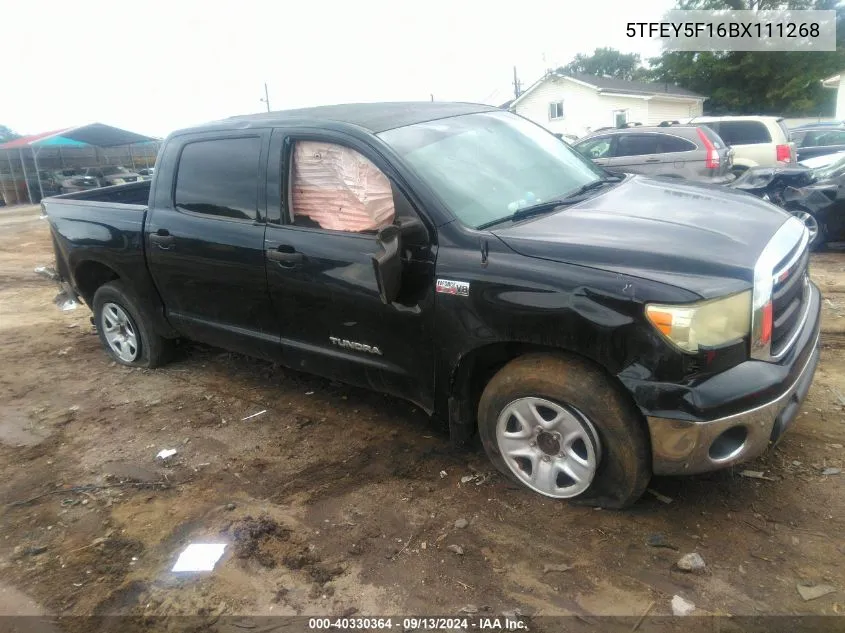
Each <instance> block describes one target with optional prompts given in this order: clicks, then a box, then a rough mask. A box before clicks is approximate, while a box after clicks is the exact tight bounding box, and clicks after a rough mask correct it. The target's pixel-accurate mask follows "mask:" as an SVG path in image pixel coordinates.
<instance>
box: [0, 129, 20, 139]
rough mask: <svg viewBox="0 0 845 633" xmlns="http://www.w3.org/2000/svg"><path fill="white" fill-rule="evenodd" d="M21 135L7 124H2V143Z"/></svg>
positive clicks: (0, 134) (0, 133)
mask: <svg viewBox="0 0 845 633" xmlns="http://www.w3.org/2000/svg"><path fill="white" fill-rule="evenodd" d="M20 137H21V135H20V134H18V133H16V132H13V131H12V130H10V129H9V128H8V127H6V126H5V125H0V143H5V142H7V141H14V140H15V139H16V138H20Z"/></svg>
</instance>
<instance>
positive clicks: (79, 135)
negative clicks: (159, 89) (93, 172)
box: [0, 123, 161, 203]
mask: <svg viewBox="0 0 845 633" xmlns="http://www.w3.org/2000/svg"><path fill="white" fill-rule="evenodd" d="M160 142H161V139H159V138H155V137H152V136H145V135H143V134H137V133H135V132H130V131H128V130H122V129H120V128H116V127H112V126H110V125H105V124H103V123H90V124H88V125H81V126H77V127H69V128H64V129H61V130H53V131H52V132H43V133H41V134H35V135H32V136H25V137H23V138H19V139H15V140H13V141H9V142H7V143H3V144H0V154H5V158H6V162H7V163H8V165H9V172H10V179H9V180H10V181H11V182H12V183H13V186H14V182H15V169H14V166H13V162H12V157H13V156H14V157H15V161H16V162H19V163H20V166H21V172H22V174H23V181H24V182H25V183H26V195H27V197H28V199H29V202H30V203H33V202H35V199H34V196H33V191H32V186H31V185H30V181H31V180H35V181H36V182H37V183H38V193H39V194H40V197H41V198H43V197H44V187H43V184H42V182H41V168H40V166H39V162H38V157H39V154H41V152H42V151H43V150H45V149H52V150H58V157H59V158H58V160H59V163H61V167H64V164H63V157H62V150H91V149H93V150H94V153H95V157H96V158H97V162H98V163H99V158H100V152H99V150H101V149H106V148H122V147H125V148H127V149H128V152H129V159H130V161H132V162H133V163H134V158H133V154H132V147H133V146H138V145H143V146H146V147H145V149H146V148H148V147H149V146H150V145H152V146H153V147H154V154H153V155H155V152H157V150H158V145H159V144H160ZM26 150H29V151H28V152H26ZM26 154H29V155H30V156H31V162H32V166H33V167H34V170H33V171H34V173H33V174H30V173H28V171H27V164H26V163H27V160H26ZM146 155H148V154H147V152H146V151H145V156H146ZM33 176H34V178H33Z"/></svg>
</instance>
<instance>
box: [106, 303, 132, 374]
mask: <svg viewBox="0 0 845 633" xmlns="http://www.w3.org/2000/svg"><path fill="white" fill-rule="evenodd" d="M101 321H102V328H103V334H104V335H105V337H106V341H108V344H109V347H111V348H112V351H114V353H115V354H116V355H117V357H118V358H119V359H120V360H122V361H123V362H125V363H131V362H132V361H134V360H136V359H137V358H138V351H139V349H138V334H137V332H136V330H135V324H134V323H132V319H130V318H129V315H128V314H126V311H125V310H124V309H123V308H121V307H120V306H119V305H117V304H116V303H106V304H105V305H103V313H102V317H101Z"/></svg>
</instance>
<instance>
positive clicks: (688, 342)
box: [645, 290, 751, 353]
mask: <svg viewBox="0 0 845 633" xmlns="http://www.w3.org/2000/svg"><path fill="white" fill-rule="evenodd" d="M645 313H646V317H647V318H648V320H649V321H650V322H651V323H652V325H654V327H656V328H657V330H658V331H659V332H660V333H661V334H663V336H664V337H666V338H667V339H668V340H669V341H670V342H671V343H672V344H674V345H675V346H676V347H678V348H680V349H681V350H683V351H685V352H690V353H696V352H698V348H699V346H705V347H718V346H720V345H725V344H726V343H730V342H732V341H736V340H738V339H741V338H744V337H746V336H748V334H749V332H750V330H751V291H750V290H746V291H745V292H741V293H739V294H736V295H731V296H730V297H725V298H723V299H713V300H711V301H701V302H699V303H689V304H685V305H659V304H656V303H650V304H648V305H647V306H646V310H645Z"/></svg>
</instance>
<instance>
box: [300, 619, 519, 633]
mask: <svg viewBox="0 0 845 633" xmlns="http://www.w3.org/2000/svg"><path fill="white" fill-rule="evenodd" d="M394 628H396V629H399V630H402V631H468V630H471V629H476V630H481V631H483V630H493V631H528V630H529V629H528V625H527V624H526V623H525V622H523V621H522V620H520V619H519V618H515V617H504V616H502V617H493V616H487V617H474V618H468V617H458V618H439V617H410V618H368V617H362V618H310V619H309V620H308V629H309V630H313V631H318V630H328V629H338V630H356V629H359V630H360V629H364V630H373V629H394Z"/></svg>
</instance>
